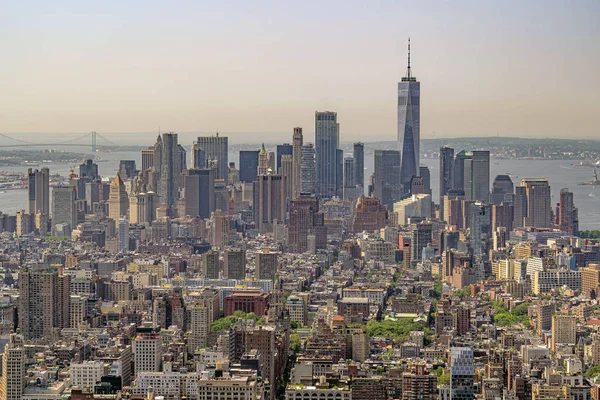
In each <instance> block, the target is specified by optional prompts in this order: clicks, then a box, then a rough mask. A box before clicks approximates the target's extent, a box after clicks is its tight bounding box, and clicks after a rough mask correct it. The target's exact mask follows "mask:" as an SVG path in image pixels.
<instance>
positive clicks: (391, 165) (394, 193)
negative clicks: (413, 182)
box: [373, 150, 412, 210]
mask: <svg viewBox="0 0 600 400" xmlns="http://www.w3.org/2000/svg"><path fill="white" fill-rule="evenodd" d="M400 177H401V176H400V152H399V151H397V150H375V171H374V173H373V194H374V196H375V197H377V198H378V199H379V200H380V201H381V204H383V205H385V206H387V207H388V210H391V209H392V208H393V206H394V203H395V202H397V201H398V200H400V197H401V195H402V188H401V185H400V183H401V182H400ZM411 178H412V176H411ZM409 184H410V179H409Z"/></svg>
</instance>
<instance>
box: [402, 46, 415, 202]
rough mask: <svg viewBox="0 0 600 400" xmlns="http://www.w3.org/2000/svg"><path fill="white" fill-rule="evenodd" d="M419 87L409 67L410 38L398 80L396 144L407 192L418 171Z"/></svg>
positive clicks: (403, 182)
mask: <svg viewBox="0 0 600 400" xmlns="http://www.w3.org/2000/svg"><path fill="white" fill-rule="evenodd" d="M420 87H421V83H420V82H419V81H417V79H416V78H415V77H414V76H412V72H411V69H410V40H409V42H408V65H407V68H406V76H405V77H403V78H402V80H401V81H400V82H398V144H399V146H400V151H401V152H402V168H401V173H402V175H401V177H400V182H401V183H402V185H403V186H404V189H405V190H404V191H405V192H408V189H409V188H410V180H411V178H412V177H413V176H416V175H418V173H419V165H420V164H419V163H420V140H421V135H420V122H421V117H420V110H421V104H420V98H421V94H420V90H421V89H420Z"/></svg>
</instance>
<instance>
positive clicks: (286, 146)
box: [275, 143, 293, 172]
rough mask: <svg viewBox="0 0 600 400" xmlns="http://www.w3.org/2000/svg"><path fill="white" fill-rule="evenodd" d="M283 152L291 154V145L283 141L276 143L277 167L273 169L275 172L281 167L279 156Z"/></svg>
mask: <svg viewBox="0 0 600 400" xmlns="http://www.w3.org/2000/svg"><path fill="white" fill-rule="evenodd" d="M284 154H289V155H292V154H293V146H292V145H291V144H289V143H285V144H278V145H277V169H276V170H275V171H276V172H278V171H279V168H281V156H282V155H284Z"/></svg>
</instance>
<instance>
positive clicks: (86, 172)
mask: <svg viewBox="0 0 600 400" xmlns="http://www.w3.org/2000/svg"><path fill="white" fill-rule="evenodd" d="M79 178H89V179H90V180H92V181H95V180H96V179H100V174H98V164H96V163H95V162H94V161H93V160H91V159H87V160H85V161H84V162H83V163H82V164H80V165H79Z"/></svg>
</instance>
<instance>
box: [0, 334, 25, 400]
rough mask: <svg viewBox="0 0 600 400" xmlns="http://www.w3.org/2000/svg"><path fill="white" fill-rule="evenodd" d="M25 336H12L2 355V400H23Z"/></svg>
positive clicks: (0, 394) (0, 378) (0, 391)
mask: <svg viewBox="0 0 600 400" xmlns="http://www.w3.org/2000/svg"><path fill="white" fill-rule="evenodd" d="M24 345H25V343H24V340H23V336H21V335H17V334H14V333H13V334H11V335H10V337H9V342H8V343H7V344H6V345H5V346H4V353H2V376H1V377H0V399H3V400H21V398H23V389H24V388H25V384H26V381H25V372H26V371H27V370H26V368H25V361H26V353H25V347H24Z"/></svg>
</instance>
